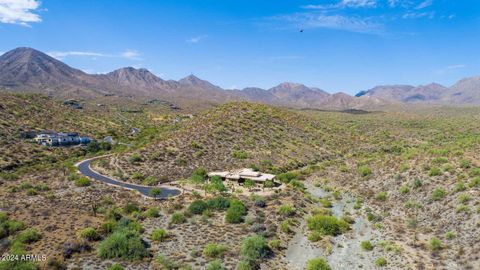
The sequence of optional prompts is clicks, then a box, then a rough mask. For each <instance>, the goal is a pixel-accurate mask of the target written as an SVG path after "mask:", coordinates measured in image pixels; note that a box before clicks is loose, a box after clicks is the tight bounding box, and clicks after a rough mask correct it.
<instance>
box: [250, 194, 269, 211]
mask: <svg viewBox="0 0 480 270" xmlns="http://www.w3.org/2000/svg"><path fill="white" fill-rule="evenodd" d="M253 204H254V205H255V206H256V207H260V208H263V207H265V206H267V202H266V201H265V198H263V197H262V196H258V195H257V196H253Z"/></svg>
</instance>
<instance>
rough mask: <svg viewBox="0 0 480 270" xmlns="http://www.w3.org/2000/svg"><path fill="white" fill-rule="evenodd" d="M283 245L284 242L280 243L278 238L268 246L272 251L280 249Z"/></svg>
mask: <svg viewBox="0 0 480 270" xmlns="http://www.w3.org/2000/svg"><path fill="white" fill-rule="evenodd" d="M281 244H282V241H280V239H278V238H274V239H272V240H270V241H268V246H269V247H270V249H276V250H278V249H280V246H281Z"/></svg>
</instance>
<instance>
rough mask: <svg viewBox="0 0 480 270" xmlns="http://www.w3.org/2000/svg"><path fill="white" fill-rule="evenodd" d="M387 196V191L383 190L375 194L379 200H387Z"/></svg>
mask: <svg viewBox="0 0 480 270" xmlns="http://www.w3.org/2000/svg"><path fill="white" fill-rule="evenodd" d="M387 197H388V194H387V192H385V191H381V192H379V193H377V195H376V196H375V199H376V200H377V201H386V200H387Z"/></svg>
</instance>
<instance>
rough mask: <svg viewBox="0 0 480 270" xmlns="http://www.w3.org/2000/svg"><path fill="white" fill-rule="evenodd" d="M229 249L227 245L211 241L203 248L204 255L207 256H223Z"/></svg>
mask: <svg viewBox="0 0 480 270" xmlns="http://www.w3.org/2000/svg"><path fill="white" fill-rule="evenodd" d="M227 251H228V247H227V246H225V245H219V244H215V243H209V244H207V245H206V246H205V248H204V249H203V256H205V257H207V258H221V257H223V256H224V255H225V252H227Z"/></svg>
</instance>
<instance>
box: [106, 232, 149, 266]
mask: <svg viewBox="0 0 480 270" xmlns="http://www.w3.org/2000/svg"><path fill="white" fill-rule="evenodd" d="M98 256H100V257H101V258H102V259H112V258H122V259H128V260H139V259H142V258H144V257H147V256H148V251H147V249H146V248H145V245H144V243H143V242H142V239H141V238H140V235H139V234H138V233H137V232H136V231H132V230H118V231H116V232H114V233H113V234H112V235H110V236H109V237H107V238H106V239H105V240H103V241H102V242H101V243H100V246H99V247H98Z"/></svg>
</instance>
